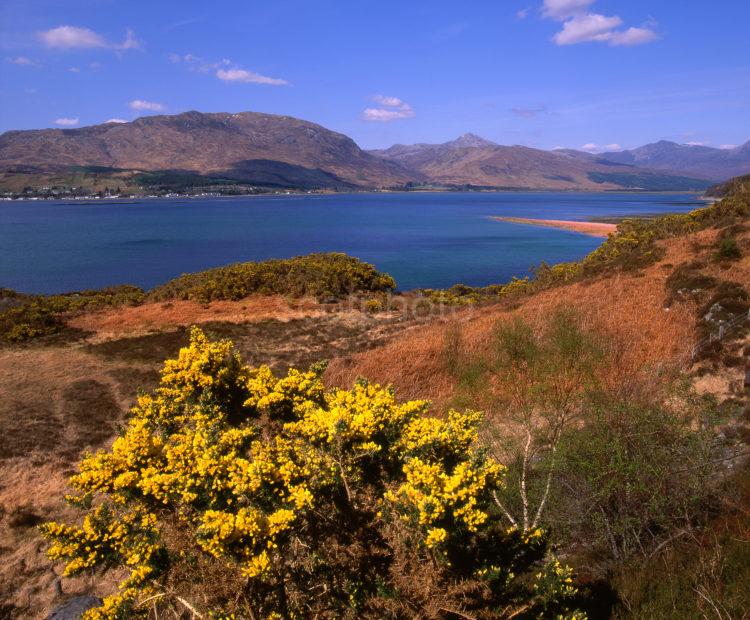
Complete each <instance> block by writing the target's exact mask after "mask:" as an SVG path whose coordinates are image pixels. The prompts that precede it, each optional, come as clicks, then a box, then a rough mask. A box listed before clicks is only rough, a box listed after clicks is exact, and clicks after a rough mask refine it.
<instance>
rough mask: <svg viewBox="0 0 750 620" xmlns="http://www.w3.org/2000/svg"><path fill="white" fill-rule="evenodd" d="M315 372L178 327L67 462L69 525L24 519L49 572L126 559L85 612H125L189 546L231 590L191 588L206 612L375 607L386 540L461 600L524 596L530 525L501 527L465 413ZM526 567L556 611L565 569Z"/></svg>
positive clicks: (171, 574) (162, 589)
mask: <svg viewBox="0 0 750 620" xmlns="http://www.w3.org/2000/svg"><path fill="white" fill-rule="evenodd" d="M321 371H322V367H317V368H313V369H311V370H309V371H305V372H302V371H298V370H290V371H289V372H288V373H287V375H286V376H284V377H282V378H277V377H275V376H274V375H273V373H272V372H271V371H270V369H269V368H267V367H260V368H249V367H247V366H246V365H244V364H243V363H242V361H241V360H240V358H239V356H238V354H237V353H236V352H235V351H234V350H233V348H232V345H231V343H229V342H228V341H219V342H211V341H209V340H208V338H206V336H205V334H203V332H201V331H200V330H198V329H194V330H193V331H192V334H191V340H190V345H189V346H188V347H186V348H183V349H182V350H181V351H180V352H179V355H178V356H177V358H175V359H172V360H168V361H167V362H166V363H165V365H164V369H163V370H162V374H161V381H160V384H159V386H158V387H157V388H156V390H154V391H153V392H152V393H151V394H147V395H143V396H141V397H140V398H139V399H138V401H137V403H136V405H135V407H134V408H133V409H132V411H131V416H130V419H129V421H128V423H127V425H126V427H125V428H124V430H123V432H122V434H121V435H120V436H119V437H118V438H117V439H116V440H115V441H114V443H113V444H112V447H111V449H109V450H107V451H103V450H102V451H99V452H97V453H96V454H88V455H86V456H85V457H84V459H83V461H82V462H81V463H80V466H79V472H78V473H77V474H75V475H74V476H73V477H72V478H71V484H72V486H73V487H74V489H75V490H76V494H75V495H74V496H71V498H70V499H71V501H73V502H76V503H78V504H79V505H80V506H81V507H82V509H83V510H84V511H85V515H84V518H83V521H82V523H81V525H64V524H57V523H47V524H45V525H43V526H42V528H41V529H42V533H43V535H44V536H45V537H46V538H47V539H48V540H49V541H50V547H49V551H48V553H49V556H50V558H52V559H54V560H63V561H65V562H66V566H65V569H64V574H65V575H75V574H78V573H81V572H83V571H87V570H92V569H107V568H112V567H120V568H127V571H128V572H127V573H126V576H125V577H124V579H123V580H122V581H121V582H120V586H119V590H118V592H117V593H115V594H112V595H111V596H109V597H107V598H106V599H105V600H104V603H103V605H102V606H101V607H99V608H97V609H94V610H91V611H89V612H87V613H86V618H88V619H92V618H121V617H136V616H138V615H139V614H145V613H146V608H145V607H144V606H143V604H142V603H143V601H145V600H147V599H149V597H151V598H153V597H155V596H157V595H158V597H161V598H159V600H162V601H165V600H167V598H168V596H172V595H174V596H176V595H175V590H180V589H181V588H182V589H184V590H185V592H184V593H183V595H185V596H188V595H189V594H190V593H191V592H194V591H195V588H196V587H198V586H196V584H199V583H200V582H201V579H202V577H203V575H202V573H201V571H199V570H198V569H197V568H196V563H198V562H200V563H202V564H201V565H202V566H206V567H208V569H207V570H209V572H211V574H217V571H218V573H220V574H221V575H223V577H222V579H227V580H230V579H231V580H234V582H235V583H237V584H238V586H237V587H238V588H240V593H239V595H238V594H237V593H235V595H234V596H233V597H229V598H228V597H224V598H223V599H212V598H211V596H212V595H211V594H206V593H205V591H204V593H203V595H202V597H201V600H202V601H204V603H202V604H203V605H204V607H205V608H204V610H203V611H204V612H205V613H206V615H207V616H208V615H209V613H210V614H213V616H214V617H237V618H242V617H258V614H260V615H262V616H266V617H281V618H291V617H309V616H310V615H311V614H312V615H315V613H319V614H321V615H323V616H326V617H332V616H333V617H342V616H350V617H351V616H352V615H359V616H367V615H368V614H369V615H372V616H375V617H377V616H378V612H377V611H375V610H376V609H377V606H376V605H375V606H372V605H374V603H373V601H375V600H377V597H378V596H379V591H380V590H382V588H383V587H384V586H383V585H382V584H384V583H387V582H388V580H389V579H391V575H392V571H393V570H395V569H394V568H393V566H394V557H395V556H396V555H397V554H399V553H409V554H411V555H412V556H413V558H412V559H413V560H414V561H416V562H417V563H422V564H423V565H424V566H425V567H427V566H431V567H433V570H436V571H437V574H438V577H437V582H438V585H439V582H441V581H442V582H447V581H449V580H451V579H464V578H465V577H466V576H472V577H473V578H476V579H480V580H482V581H483V582H485V583H487V584H488V587H487V588H485V589H484V590H482V594H481V596H480V595H479V594H478V595H477V596H479V597H480V599H479V600H478V601H477V602H476V604H477V605H478V606H482V605H484V606H486V607H487V608H488V609H491V608H495V607H497V606H498V605H499V604H500V603H504V604H506V605H508V604H514V603H518V604H527V603H528V601H524V600H522V599H519V594H518V593H519V592H521V591H523V589H522V588H520V587H516V588H515V589H511V588H510V587H509V585H510V583H511V581H512V580H513V577H514V575H515V574H521V573H523V572H524V571H527V572H528V570H530V568H531V566H532V565H536V564H537V563H538V560H539V559H541V558H542V557H543V556H544V548H545V539H544V537H543V536H542V535H541V532H539V533H538V534H536V533H535V534H534V535H533V536H526V537H523V536H521V535H520V534H519V533H518V532H517V531H513V530H510V531H506V530H505V529H504V528H502V527H501V524H500V517H499V515H498V513H497V511H496V510H495V506H494V504H493V501H492V493H493V491H495V490H497V489H499V488H500V486H501V485H502V484H503V474H504V471H505V468H504V467H503V466H502V465H501V464H500V463H498V462H497V461H495V460H494V458H493V457H491V456H490V455H489V454H488V453H487V452H486V451H484V450H482V449H480V448H479V447H478V446H477V445H476V441H477V426H478V425H479V424H480V422H481V414H479V413H477V412H473V411H469V412H465V413H460V412H457V411H451V412H450V413H449V414H448V416H447V417H446V418H445V419H438V418H432V417H428V416H427V415H426V412H427V403H426V402H423V401H411V402H406V403H399V402H398V401H397V400H396V398H395V395H394V394H393V391H392V390H390V389H385V388H382V387H380V386H377V385H373V384H370V383H367V382H365V381H361V382H359V383H357V384H356V385H355V386H354V387H353V388H352V389H350V390H342V389H331V390H326V389H325V388H324V386H323V384H322V381H321V379H320V372H321ZM408 541H411V543H408ZM403 543H408V544H403ZM412 543H413V544H412ZM400 549H401V551H400ZM499 558H502V559H499ZM500 562H502V563H503V564H502V565H499V563H500ZM558 566H559V565H558ZM537 570H538V569H537ZM191 571H192V572H191ZM185 574H190V578H189V579H188V578H185V577H184V575H185ZM180 575H183V577H182V578H180V577H179V576H180ZM555 576H557V577H559V579H558V581H559V584H558V585H557V586H556V587H557V589H554V587H553V586H554V583H555V579H556V577H555ZM540 579H541V578H540ZM569 579H570V581H569ZM542 581H543V583H542V584H541V585H539V586H538V587H536V590H534V588H529V587H527V588H526V590H525V591H526V592H527V597H528V600H529V601H534V600H537V599H538V600H539V601H542V599H544V601H545V602H544V605H545V609H546V608H547V606H548V605H549V601H550V600H552V598H555V597H556V598H555V601H556V602H555V604H556V605H557V607H556V608H555V609H557V610H558V611H559V612H560V613H567V611H566V610H567V607H566V603H565V601H566V600H567V599H568V598H570V596H572V594H573V593H574V591H575V588H574V587H573V586H572V579H571V575H570V573H569V572H567V569H565V568H564V567H561V568H560V569H559V570H558V569H555V570H552V571H550V570H546V569H545V570H544V571H543V579H542ZM167 584H168V587H167ZM388 587H389V588H392V587H393V586H388ZM541 594H544V596H543V597H542V596H541ZM403 596H405V597H406V596H409V595H408V594H406V593H404V594H403ZM179 600H183V601H184V600H185V599H184V598H182V597H180V599H179ZM232 614H234V615H232Z"/></svg>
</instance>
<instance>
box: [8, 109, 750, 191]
mask: <svg viewBox="0 0 750 620" xmlns="http://www.w3.org/2000/svg"><path fill="white" fill-rule="evenodd" d="M72 170H94V171H109V172H116V173H118V174H120V175H132V176H133V178H141V177H143V175H144V174H150V175H153V174H155V173H169V174H171V175H175V174H179V175H182V177H181V178H183V179H184V178H185V175H187V178H188V179H193V181H190V182H196V181H195V179H199V180H201V182H202V183H207V182H210V181H212V180H221V181H222V182H235V183H244V184H255V185H259V186H267V187H286V188H330V189H336V190H346V189H373V188H408V187H411V188H414V187H440V188H467V187H470V188H483V189H485V188H486V189H546V190H576V189H578V190H613V189H650V190H685V189H705V188H706V187H707V186H708V185H710V184H711V183H712V182H715V181H720V180H723V179H726V178H728V177H730V176H735V175H738V174H743V173H747V172H750V142H749V143H747V144H745V145H744V146H742V147H737V148H735V149H712V148H709V147H695V146H686V145H679V144H676V143H672V142H664V141H662V142H657V143H655V144H650V145H646V146H643V147H640V148H638V149H634V150H631V151H620V152H615V153H602V154H597V155H593V154H590V153H585V152H582V151H575V150H554V151H545V150H541V149H535V148H530V147H526V146H518V145H516V146H503V145H499V144H495V143H494V142H491V141H489V140H486V139H484V138H481V137H479V136H476V135H474V134H465V135H463V136H461V137H459V138H458V139H456V140H453V141H450V142H445V143H442V144H413V145H401V144H397V145H394V146H392V147H390V148H388V149H380V150H371V151H365V150H362V149H360V148H359V147H358V146H357V144H356V143H355V142H354V141H353V140H352V139H351V138H349V137H347V136H345V135H343V134H340V133H336V132H334V131H331V130H329V129H326V128H325V127H322V126H320V125H317V124H314V123H311V122H308V121H304V120H299V119H296V118H292V117H289V116H277V115H271V114H261V113H257V112H242V113H238V114H230V113H201V112H185V113H183V114H177V115H160V116H147V117H143V118H138V119H136V120H134V121H132V122H129V123H105V124H101V125H93V126H89V127H82V128H78V129H41V130H21V131H8V132H5V133H3V134H2V135H0V187H2V186H7V184H8V183H10V181H11V180H12V179H13V177H14V176H22V178H23V179H24V183H29V184H32V185H33V184H34V183H35V182H37V183H40V184H41V183H48V182H49V178H50V175H51V174H58V175H59V174H61V173H64V172H65V171H72Z"/></svg>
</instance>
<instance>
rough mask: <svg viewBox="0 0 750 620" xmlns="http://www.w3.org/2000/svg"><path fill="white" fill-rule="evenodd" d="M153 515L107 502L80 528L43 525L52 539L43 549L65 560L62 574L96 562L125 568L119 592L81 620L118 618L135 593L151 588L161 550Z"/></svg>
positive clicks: (43, 528) (93, 512) (100, 564)
mask: <svg viewBox="0 0 750 620" xmlns="http://www.w3.org/2000/svg"><path fill="white" fill-rule="evenodd" d="M156 526H157V520H156V515H154V514H153V513H150V512H146V511H144V510H142V509H140V508H135V509H134V510H132V511H129V512H119V513H118V512H114V511H112V510H111V509H110V508H109V507H108V506H107V505H99V506H97V507H96V508H94V509H92V510H91V512H90V513H89V514H88V515H86V517H85V518H84V520H83V524H82V525H81V526H80V527H78V526H71V525H64V524H59V523H54V522H50V523H45V524H43V525H42V526H41V528H40V529H41V532H42V534H43V536H45V538H47V539H49V540H50V541H52V543H51V545H50V547H49V549H48V550H47V554H48V556H49V557H50V558H51V559H53V560H66V561H67V564H66V566H65V569H64V571H63V575H65V576H71V575H76V574H79V573H81V572H83V571H85V570H87V569H90V568H94V567H97V566H117V565H120V566H126V567H128V568H129V569H130V574H129V575H128V576H127V577H126V578H125V579H124V580H123V581H122V582H121V583H120V588H119V589H120V592H119V593H118V594H115V595H112V596H109V597H107V598H105V599H104V602H103V605H102V606H101V607H99V608H97V609H94V610H91V611H89V612H87V614H86V615H84V618H85V620H95V619H96V620H98V619H102V620H104V619H105V618H120V617H122V614H123V610H124V609H126V608H127V607H129V606H130V604H131V603H132V601H133V600H134V599H135V597H136V596H137V595H138V594H144V593H146V592H148V591H150V588H149V586H148V580H149V578H150V577H151V575H152V574H154V573H155V572H156V569H155V566H154V563H153V560H154V556H155V554H156V553H157V551H159V549H160V545H159V544H158V532H157V529H156Z"/></svg>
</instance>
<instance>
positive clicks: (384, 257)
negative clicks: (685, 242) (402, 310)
mask: <svg viewBox="0 0 750 620" xmlns="http://www.w3.org/2000/svg"><path fill="white" fill-rule="evenodd" d="M703 204H704V203H703V202H702V201H700V200H699V198H698V196H697V195H695V194H657V193H629V192H621V193H618V192H605V193H571V192H560V193H555V192H502V193H500V192H498V193H495V192H492V193H490V192H486V193H485V192H482V193H480V192H466V193H462V192H448V193H415V192H411V193H358V194H332V195H273V196H246V197H232V198H175V199H138V200H112V201H107V200H98V201H87V202H84V201H74V200H68V201H14V202H3V203H0V287H8V288H12V289H15V290H19V291H23V292H27V293H59V292H66V291H74V290H81V289H87V288H99V287H103V286H109V285H115V284H126V283H127V284H136V285H138V286H142V287H144V288H150V287H152V286H155V285H157V284H161V283H163V282H165V281H167V280H169V279H170V278H173V277H175V276H178V275H180V274H181V273H187V272H193V271H199V270H202V269H207V268H209V267H216V266H220V265H226V264H228V263H233V262H238V261H252V260H262V259H267V258H286V257H290V256H298V255H302V254H308V253H310V252H345V253H347V254H350V255H352V256H356V257H358V258H361V259H363V260H366V261H368V262H371V263H374V264H375V265H376V267H377V268H378V269H380V270H382V271H385V272H388V273H390V274H391V275H392V276H393V277H394V278H395V279H396V282H397V284H398V287H399V288H400V289H402V290H408V289H412V288H440V287H447V286H450V285H452V284H455V283H459V282H460V283H464V284H469V285H472V286H481V285H486V284H491V283H498V282H505V281H507V280H509V279H510V278H511V277H512V276H518V277H522V276H524V275H527V274H529V273H530V270H531V268H532V267H533V266H535V265H538V264H539V263H540V262H541V261H546V262H547V263H550V264H552V263H557V262H561V261H569V260H577V259H579V258H581V257H583V256H584V255H586V254H587V253H588V252H591V251H592V250H593V249H595V248H596V247H597V246H598V245H599V244H600V243H601V242H602V239H598V238H595V237H589V236H585V235H582V234H579V233H574V232H568V231H563V230H557V229H552V228H542V227H536V226H529V225H521V224H511V223H505V222H498V221H495V220H492V219H490V218H491V217H492V216H516V217H529V218H545V219H562V220H566V219H572V220H586V219H590V218H601V217H620V216H628V215H652V214H664V213H676V212H684V211H689V210H691V209H694V208H697V207H699V206H702V205H703Z"/></svg>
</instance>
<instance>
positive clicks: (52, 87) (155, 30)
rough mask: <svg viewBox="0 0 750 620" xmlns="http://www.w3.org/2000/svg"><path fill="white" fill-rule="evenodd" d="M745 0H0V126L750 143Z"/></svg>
mask: <svg viewBox="0 0 750 620" xmlns="http://www.w3.org/2000/svg"><path fill="white" fill-rule="evenodd" d="M748 24H750V3H749V2H747V1H746V0H718V1H716V2H713V3H707V2H698V1H692V0H690V1H688V0H681V1H677V0H661V1H659V0H650V1H645V0H529V1H524V0H494V1H484V0H464V1H463V2H445V1H443V0H431V1H422V0H410V1H405V0H399V1H390V0H377V1H374V0H315V1H312V0H310V1H303V0H274V1H272V2H271V1H269V2H260V1H248V0H244V1H236V2H235V1H221V0H214V1H213V2H205V1H202V2H199V1H191V0H182V1H180V2H172V1H161V0H151V1H150V2H145V1H142V0H128V1H124V0H120V1H116V0H64V1H63V0H58V1H52V0H0V130H1V131H5V130H8V129H30V128H40V127H79V126H84V125H91V124H96V123H101V122H104V121H107V120H109V119H120V120H132V119H134V118H136V117H138V116H142V115H144V114H154V113H178V112H182V111H185V110H200V111H205V112H214V111H227V112H237V111H244V110H254V111H260V112H270V113H275V114H286V115H290V116H296V117H300V118H304V119H307V120H311V121H314V122H317V123H320V124H322V125H324V126H326V127H328V128H330V129H334V130H337V131H341V132H343V133H345V134H347V135H349V136H351V137H352V138H354V139H355V140H356V141H357V143H358V144H360V146H362V147H364V148H378V147H385V146H389V145H391V144H393V143H396V142H400V143H412V142H442V141H445V140H450V139H453V138H455V137H456V136H458V135H459V134H462V133H465V132H474V133H477V134H479V135H482V136H484V137H486V138H489V139H491V140H494V141H496V142H499V143H502V144H526V145H529V146H535V147H540V148H555V147H572V148H582V147H584V145H586V148H587V149H589V150H597V149H598V150H601V149H604V148H607V147H611V148H615V145H617V146H619V147H622V148H629V147H634V146H639V145H641V144H644V143H647V142H652V141H655V140H658V139H669V140H675V141H677V142H685V143H687V142H696V143H705V144H708V145H712V146H722V145H732V144H741V143H744V142H745V141H747V140H748V139H750V46H749V45H748V37H749V36H750V35H748Z"/></svg>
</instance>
